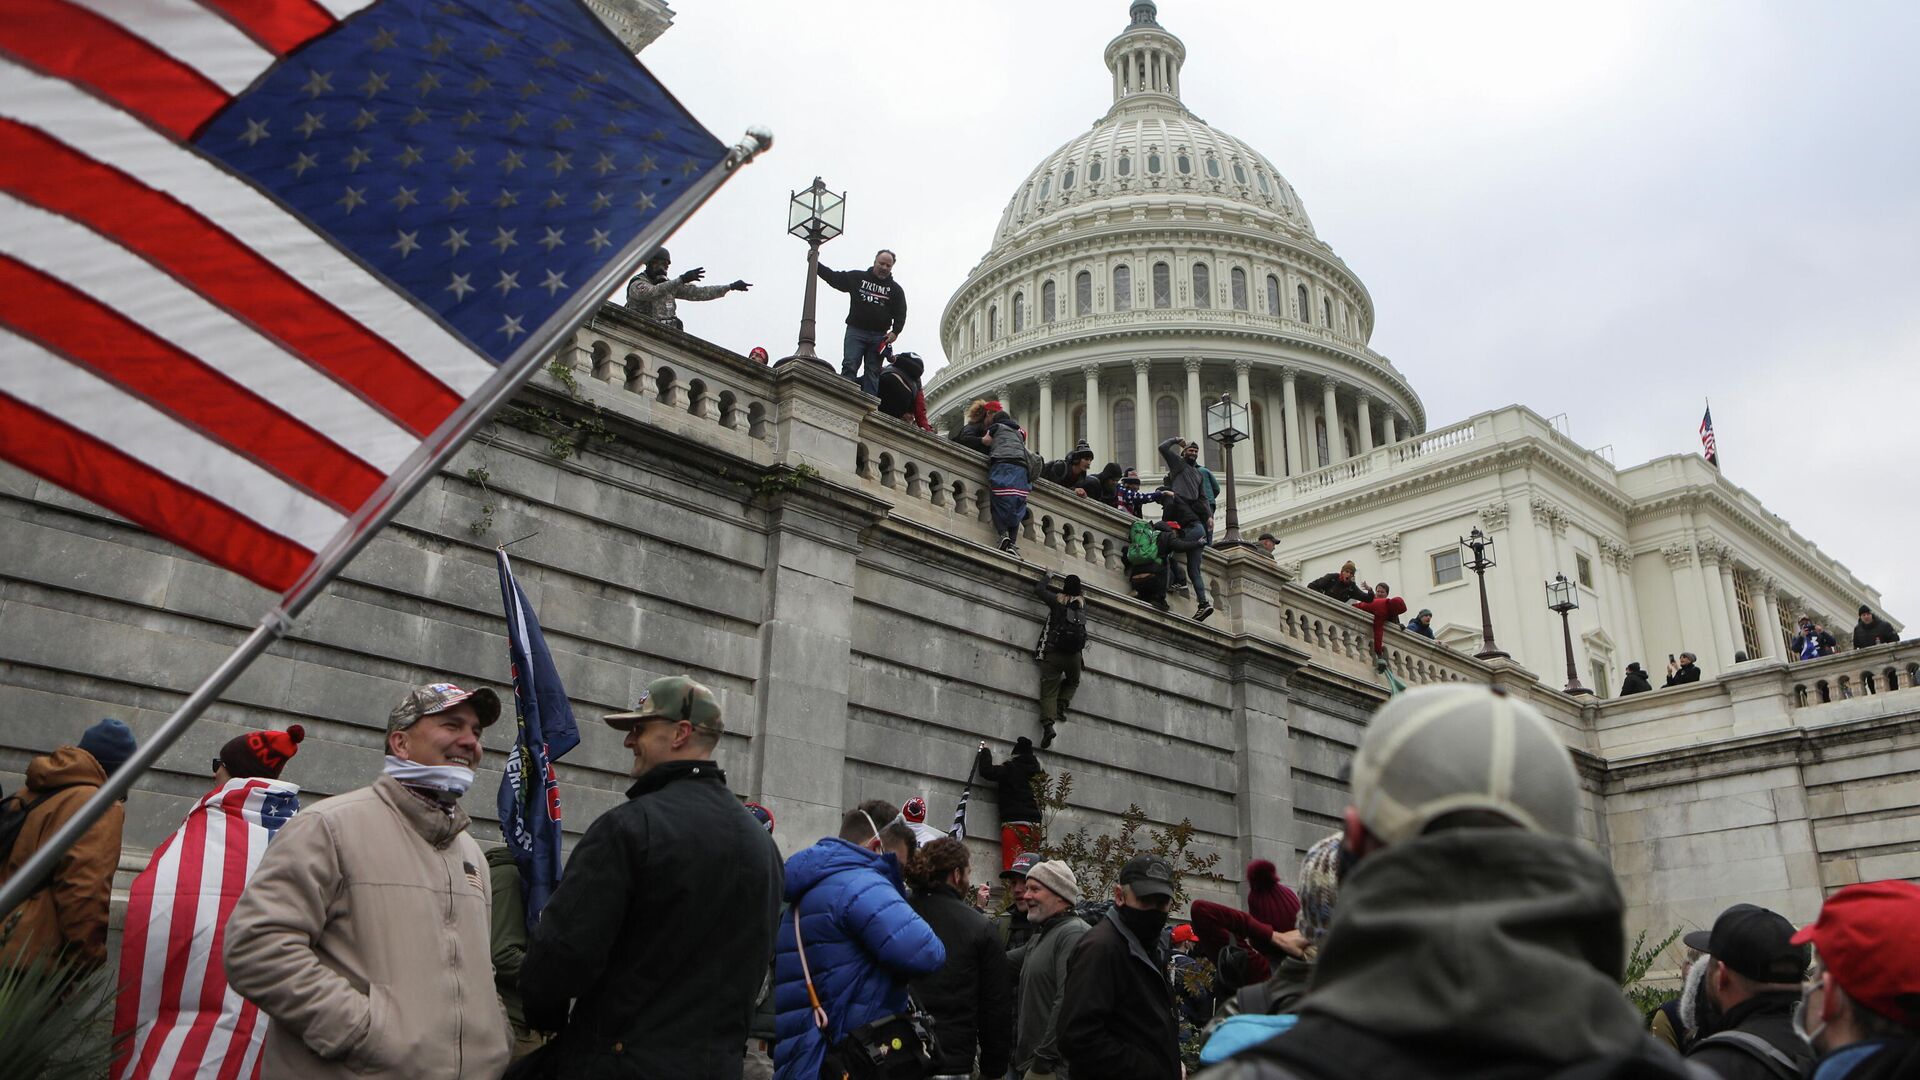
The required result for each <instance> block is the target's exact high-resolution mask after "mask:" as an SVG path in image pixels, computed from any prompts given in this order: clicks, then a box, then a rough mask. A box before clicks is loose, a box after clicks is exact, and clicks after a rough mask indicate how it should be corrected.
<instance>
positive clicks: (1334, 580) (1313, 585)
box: [1307, 570, 1373, 604]
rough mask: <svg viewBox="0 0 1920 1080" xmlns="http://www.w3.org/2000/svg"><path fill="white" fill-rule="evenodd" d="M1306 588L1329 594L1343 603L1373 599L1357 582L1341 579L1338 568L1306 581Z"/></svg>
mask: <svg viewBox="0 0 1920 1080" xmlns="http://www.w3.org/2000/svg"><path fill="white" fill-rule="evenodd" d="M1307 588H1309V589H1312V590H1313V591H1314V592H1317V593H1324V594H1325V595H1327V596H1331V597H1333V598H1334V599H1335V600H1338V601H1340V602H1341V603H1343V604H1350V603H1352V602H1354V601H1355V600H1359V601H1361V602H1363V603H1364V602H1365V601H1368V600H1371V599H1373V594H1372V593H1370V592H1368V591H1367V590H1365V589H1363V588H1361V587H1360V583H1359V582H1357V581H1341V580H1340V572H1339V571H1338V570H1336V571H1334V572H1333V573H1331V574H1322V575H1320V576H1319V577H1317V578H1314V579H1313V580H1312V581H1309V582H1307Z"/></svg>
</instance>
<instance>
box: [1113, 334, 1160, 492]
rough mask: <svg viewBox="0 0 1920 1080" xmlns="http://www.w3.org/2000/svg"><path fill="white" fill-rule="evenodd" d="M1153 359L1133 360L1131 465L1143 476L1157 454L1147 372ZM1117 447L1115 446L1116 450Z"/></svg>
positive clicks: (1149, 370) (1151, 465)
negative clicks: (1155, 451) (1154, 450)
mask: <svg viewBox="0 0 1920 1080" xmlns="http://www.w3.org/2000/svg"><path fill="white" fill-rule="evenodd" d="M1152 370H1153V361H1152V360H1149V359H1147V358H1146V357H1144V356H1142V357H1136V358H1135V359H1134V361H1133V467H1134V468H1136V469H1139V470H1140V475H1141V476H1145V475H1146V474H1147V470H1148V469H1150V468H1152V467H1153V463H1154V462H1155V461H1156V460H1158V457H1159V455H1157V454H1155V453H1154V452H1153V449H1154V441H1153V414H1154V411H1155V410H1154V407H1153V386H1152V383H1151V382H1150V381H1149V380H1148V378H1147V376H1148V374H1149V373H1150V372H1151V371H1152ZM1118 449H1119V448H1118V447H1116V448H1115V450H1116V452H1117V451H1118Z"/></svg>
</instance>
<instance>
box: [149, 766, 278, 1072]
mask: <svg viewBox="0 0 1920 1080" xmlns="http://www.w3.org/2000/svg"><path fill="white" fill-rule="evenodd" d="M299 794H300V789H299V787H297V786H295V785H293V784H289V783H286V782H285V781H281V780H269V779H266V778H264V777H251V778H247V779H235V780H229V781H227V783H226V784H225V785H223V786H221V787H218V788H215V789H214V790H213V791H210V792H208V793H207V794H206V795H204V796H202V797H201V799H200V801H199V802H198V803H196V804H195V805H194V807H193V809H192V810H191V811H189V812H188V813H187V820H186V821H185V823H183V824H182V825H181V826H180V828H179V829H177V830H175V831H174V834H173V835H172V836H170V837H168V838H167V839H166V840H164V841H162V842H161V844H160V846H159V847H158V848H156V849H154V852H153V858H152V860H151V861H149V862H148V863H147V868H146V869H145V870H142V871H141V872H140V876H139V877H136V878H134V879H133V886H132V888H130V889H128V890H127V923H126V931H125V934H124V936H123V937H122V938H121V942H120V993H119V995H118V997H117V999H116V1001H115V1004H114V1025H113V1027H114V1031H115V1032H116V1033H125V1034H127V1036H128V1041H127V1042H126V1043H125V1044H124V1047H123V1049H122V1050H121V1052H120V1053H121V1056H120V1057H119V1058H118V1059H117V1060H116V1061H115V1062H114V1068H113V1075H114V1077H115V1078H116V1080H133V1078H135V1077H160V1076H165V1077H205V1078H208V1080H213V1078H216V1077H217V1078H221V1080H235V1078H239V1080H247V1078H251V1077H256V1076H258V1075H259V1073H260V1049H261V1047H262V1045H263V1044H264V1043H265V1042H266V1038H267V1018H266V1017H264V1016H262V1015H260V1009H259V1007H258V1006H256V1005H254V1004H253V1003H252V1002H250V1001H247V1000H246V999H244V998H242V997H241V996H240V995H238V994H236V993H234V992H233V990H232V989H231V988H230V987H228V985H227V972H226V968H225V966H224V965H223V963H222V961H221V958H220V952H221V948H222V946H223V944H224V942H223V940H222V939H223V937H224V935H225V932H226V926H227V917H228V916H229V915H230V914H232V912H233V905H234V902H235V901H237V900H239V899H240V892H241V890H242V889H243V888H245V887H246V884H247V881H248V879H249V878H251V877H252V876H253V871H254V868H255V867H257V866H259V865H260V857H261V855H263V854H265V853H266V850H267V843H268V841H269V840H271V839H272V838H273V834H274V833H275V832H276V831H278V830H279V828H280V826H281V825H282V824H284V823H285V822H286V821H287V819H288V818H290V817H292V816H293V814H294V812H295V811H297V810H298V809H299V808H300V799H299Z"/></svg>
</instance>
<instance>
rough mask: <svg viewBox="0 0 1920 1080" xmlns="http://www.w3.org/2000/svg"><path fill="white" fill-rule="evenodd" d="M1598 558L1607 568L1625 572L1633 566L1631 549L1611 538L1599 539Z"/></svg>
mask: <svg viewBox="0 0 1920 1080" xmlns="http://www.w3.org/2000/svg"><path fill="white" fill-rule="evenodd" d="M1600 558H1601V560H1602V561H1603V562H1605V563H1606V564H1607V565H1608V566H1612V567H1617V568H1619V569H1621V570H1625V569H1628V568H1629V567H1631V566H1632V565H1633V549H1632V548H1629V547H1628V546H1627V545H1626V544H1625V543H1624V542H1622V541H1619V540H1615V539H1614V538H1613V537H1611V536H1603V537H1601V538H1600Z"/></svg>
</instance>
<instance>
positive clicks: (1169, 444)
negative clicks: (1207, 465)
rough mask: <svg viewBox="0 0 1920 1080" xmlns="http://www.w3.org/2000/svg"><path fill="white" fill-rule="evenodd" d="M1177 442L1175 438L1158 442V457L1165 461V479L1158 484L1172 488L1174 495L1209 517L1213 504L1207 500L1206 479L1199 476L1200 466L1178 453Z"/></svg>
mask: <svg viewBox="0 0 1920 1080" xmlns="http://www.w3.org/2000/svg"><path fill="white" fill-rule="evenodd" d="M1179 442H1180V440H1179V439H1177V438H1175V439H1168V440H1167V441H1165V442H1163V443H1161V444H1160V458H1161V460H1162V461H1165V462H1166V463H1167V475H1166V479H1164V480H1162V481H1161V483H1160V486H1162V487H1167V488H1172V489H1173V493H1174V494H1175V495H1178V496H1180V497H1181V498H1183V499H1185V500H1187V501H1188V502H1190V503H1192V504H1193V506H1194V508H1195V509H1196V510H1201V511H1204V513H1202V515H1201V516H1202V517H1211V516H1212V505H1213V504H1212V503H1211V502H1209V501H1208V500H1207V491H1206V481H1205V480H1203V479H1201V477H1200V467H1199V466H1198V465H1195V464H1193V463H1192V462H1190V461H1188V460H1187V459H1186V458H1184V457H1182V456H1181V455H1180V449H1179Z"/></svg>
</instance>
